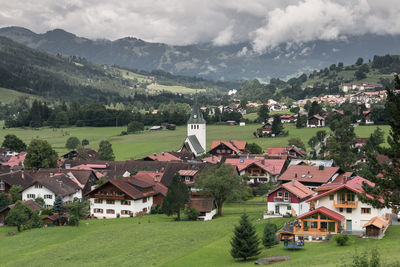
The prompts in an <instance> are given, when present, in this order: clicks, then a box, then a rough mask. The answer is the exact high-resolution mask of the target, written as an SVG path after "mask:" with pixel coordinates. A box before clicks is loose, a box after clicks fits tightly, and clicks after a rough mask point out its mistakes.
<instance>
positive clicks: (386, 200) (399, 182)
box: [361, 75, 400, 209]
mask: <svg viewBox="0 0 400 267" xmlns="http://www.w3.org/2000/svg"><path fill="white" fill-rule="evenodd" d="M394 82H395V89H396V91H397V90H400V79H399V76H398V75H396V76H395V80H394ZM386 91H387V99H386V104H385V107H386V110H387V114H388V123H389V125H390V132H389V136H388V138H387V142H388V144H389V148H386V149H382V151H381V152H382V154H383V155H385V156H387V157H388V158H389V159H390V161H391V162H392V163H391V164H386V163H379V162H378V161H377V160H376V154H375V155H374V153H370V155H369V157H368V158H369V164H370V167H371V168H372V169H374V170H376V173H381V174H382V175H383V177H384V178H381V177H378V176H371V177H368V179H369V180H371V181H372V182H374V183H375V186H374V187H371V186H369V185H368V184H366V183H364V184H363V189H364V193H363V195H362V196H361V197H362V200H363V201H364V202H366V203H370V204H372V205H373V206H374V207H377V208H382V207H387V208H394V209H397V208H398V206H399V205H400V94H399V93H398V92H396V91H395V90H391V89H386ZM366 194H369V195H371V196H373V199H370V198H368V197H366ZM381 200H383V201H381Z"/></svg>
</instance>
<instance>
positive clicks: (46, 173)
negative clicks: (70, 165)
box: [34, 169, 97, 185]
mask: <svg viewBox="0 0 400 267" xmlns="http://www.w3.org/2000/svg"><path fill="white" fill-rule="evenodd" d="M58 173H63V174H68V175H69V174H71V173H72V175H73V176H74V177H75V178H76V179H77V180H78V181H79V183H81V184H82V185H86V183H87V182H88V181H89V178H90V175H92V174H93V176H94V177H96V178H97V176H96V174H95V173H94V172H93V171H92V170H75V169H74V170H72V169H40V170H38V171H37V172H36V173H35V174H34V177H35V178H37V177H40V178H44V177H50V175H51V174H52V175H55V174H58Z"/></svg>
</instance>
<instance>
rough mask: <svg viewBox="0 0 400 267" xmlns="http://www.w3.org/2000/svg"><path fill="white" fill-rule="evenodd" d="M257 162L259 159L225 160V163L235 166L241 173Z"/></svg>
mask: <svg viewBox="0 0 400 267" xmlns="http://www.w3.org/2000/svg"><path fill="white" fill-rule="evenodd" d="M256 161H259V159H238V158H227V159H226V160H225V163H227V164H231V165H233V166H235V167H236V168H237V169H238V171H239V172H240V171H242V170H244V169H246V168H247V166H249V165H250V164H252V163H254V162H256Z"/></svg>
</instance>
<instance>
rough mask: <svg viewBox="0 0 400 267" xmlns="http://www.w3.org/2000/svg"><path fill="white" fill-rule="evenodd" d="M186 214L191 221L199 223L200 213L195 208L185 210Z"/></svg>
mask: <svg viewBox="0 0 400 267" xmlns="http://www.w3.org/2000/svg"><path fill="white" fill-rule="evenodd" d="M185 214H186V216H187V217H188V220H189V221H197V218H199V216H200V211H198V210H197V209H195V208H187V209H186V210H185Z"/></svg>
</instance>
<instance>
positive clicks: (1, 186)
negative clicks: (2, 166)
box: [0, 181, 5, 191]
mask: <svg viewBox="0 0 400 267" xmlns="http://www.w3.org/2000/svg"><path fill="white" fill-rule="evenodd" d="M0 190H1V191H4V190H5V184H4V182H3V181H0Z"/></svg>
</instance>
